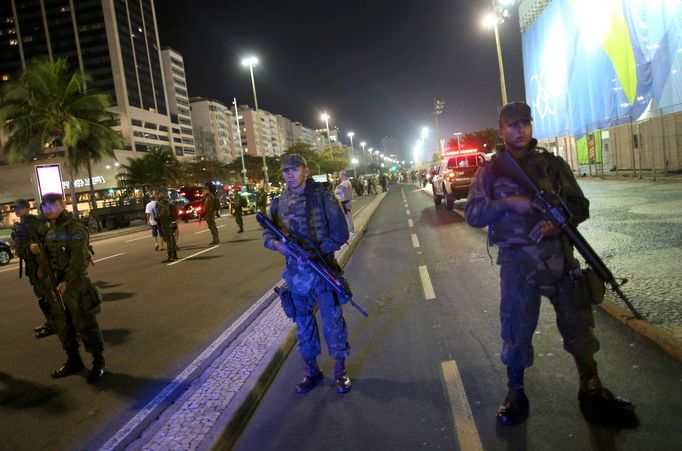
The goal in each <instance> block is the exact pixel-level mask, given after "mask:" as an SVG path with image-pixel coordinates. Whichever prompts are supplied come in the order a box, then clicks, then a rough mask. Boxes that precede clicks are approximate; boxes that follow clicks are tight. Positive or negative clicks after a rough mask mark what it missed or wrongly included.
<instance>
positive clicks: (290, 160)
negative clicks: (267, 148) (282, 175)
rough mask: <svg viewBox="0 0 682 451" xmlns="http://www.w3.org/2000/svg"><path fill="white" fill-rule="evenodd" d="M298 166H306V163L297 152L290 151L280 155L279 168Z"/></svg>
mask: <svg viewBox="0 0 682 451" xmlns="http://www.w3.org/2000/svg"><path fill="white" fill-rule="evenodd" d="M299 166H306V167H307V166H308V163H306V161H305V158H303V157H302V156H301V155H299V154H297V153H292V154H288V155H284V156H283V157H282V163H281V164H280V165H279V168H280V169H288V168H296V167H299Z"/></svg>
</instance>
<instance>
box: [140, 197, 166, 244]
mask: <svg viewBox="0 0 682 451" xmlns="http://www.w3.org/2000/svg"><path fill="white" fill-rule="evenodd" d="M144 213H145V216H146V217H147V224H149V227H151V229H152V237H154V250H155V251H162V250H163V249H164V246H163V243H164V241H163V237H162V236H161V232H160V231H159V223H158V222H156V216H157V215H156V199H152V200H150V201H149V202H147V205H145V206H144Z"/></svg>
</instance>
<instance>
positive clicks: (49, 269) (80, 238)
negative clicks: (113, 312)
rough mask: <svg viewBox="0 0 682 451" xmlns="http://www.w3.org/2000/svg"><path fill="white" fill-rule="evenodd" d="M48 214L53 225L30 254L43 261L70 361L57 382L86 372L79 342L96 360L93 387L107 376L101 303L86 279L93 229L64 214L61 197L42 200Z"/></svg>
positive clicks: (41, 265)
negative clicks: (99, 319) (101, 324)
mask: <svg viewBox="0 0 682 451" xmlns="http://www.w3.org/2000/svg"><path fill="white" fill-rule="evenodd" d="M43 214H44V215H45V217H46V218H47V219H48V220H49V223H48V224H47V230H46V233H45V235H44V237H43V242H39V241H38V242H32V243H31V244H30V251H31V253H32V254H34V255H36V256H38V259H39V269H38V277H39V278H40V279H42V280H44V281H45V283H46V285H47V287H48V288H49V292H50V310H51V312H52V313H53V317H54V321H55V325H56V326H57V335H58V336H59V340H60V341H61V342H62V346H63V347H64V350H65V351H66V355H67V360H66V363H64V365H62V366H61V367H59V368H57V369H56V370H54V371H53V372H52V377H53V378H55V379H58V378H62V377H66V376H69V375H71V374H75V373H78V372H80V371H81V370H82V369H84V368H85V365H84V364H83V360H82V359H81V356H80V353H79V352H78V347H79V344H78V337H79V336H80V338H81V340H82V341H83V344H84V346H85V350H86V351H88V352H89V353H90V354H92V357H93V361H92V368H91V370H90V373H89V375H88V378H87V382H88V384H94V383H96V382H97V381H99V380H100V379H101V377H102V375H103V374H104V355H103V352H104V342H103V340H102V331H101V330H100V327H99V324H98V323H97V318H96V315H97V313H99V311H100V304H101V302H102V297H101V294H100V292H99V289H98V288H97V286H95V285H94V284H93V283H92V282H90V279H89V278H88V276H87V269H88V264H90V247H89V235H88V229H87V227H85V226H84V225H83V224H81V223H80V222H79V221H76V220H75V219H73V217H72V216H71V215H69V214H68V213H66V212H65V205H64V200H63V199H62V196H61V194H46V195H44V196H43Z"/></svg>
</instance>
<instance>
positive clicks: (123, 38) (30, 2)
mask: <svg viewBox="0 0 682 451" xmlns="http://www.w3.org/2000/svg"><path fill="white" fill-rule="evenodd" d="M0 18H2V21H1V22H0V34H2V36H5V37H7V36H9V39H0V83H1V82H2V81H7V80H10V79H12V77H14V76H16V74H17V73H18V71H20V70H22V69H24V68H25V67H26V65H27V64H28V63H29V62H30V60H31V59H32V58H36V57H45V56H46V57H48V58H51V59H53V60H54V59H57V58H66V59H67V61H68V62H69V64H70V65H71V67H72V68H73V69H80V70H82V71H84V72H86V73H88V74H89V75H90V76H91V77H92V82H91V83H90V85H89V88H90V89H96V90H98V91H101V92H104V93H107V94H109V95H110V96H111V100H112V107H111V111H112V112H114V113H116V114H118V116H119V120H120V125H119V126H118V127H115V129H117V131H120V133H121V135H122V136H123V139H124V143H125V144H124V149H123V150H126V151H128V152H130V156H135V155H136V154H137V153H143V152H148V151H150V150H151V149H154V148H159V147H166V146H167V147H170V146H171V142H172V141H171V137H172V130H171V127H172V125H171V120H170V115H169V109H168V101H167V97H166V89H165V85H164V74H163V70H162V64H161V53H160V47H159V36H158V30H157V25H156V17H155V13H154V1H153V0H136V1H128V0H117V1H114V0H101V1H99V0H93V1H79V2H54V1H46V0H4V1H3V2H0ZM190 129H191V127H190Z"/></svg>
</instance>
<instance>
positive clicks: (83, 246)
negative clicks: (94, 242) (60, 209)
mask: <svg viewBox="0 0 682 451" xmlns="http://www.w3.org/2000/svg"><path fill="white" fill-rule="evenodd" d="M44 239H45V249H46V250H47V254H48V258H49V259H50V264H51V265H52V269H53V270H54V272H55V276H56V278H57V282H61V281H66V282H68V283H69V284H70V285H71V284H74V283H77V282H81V281H83V280H85V279H86V278H87V273H88V271H87V270H88V264H89V263H90V250H89V239H90V236H89V233H88V229H87V227H85V226H84V225H83V224H81V223H80V222H79V221H76V220H75V219H73V218H72V217H71V216H70V215H68V214H66V213H62V214H61V215H60V216H59V217H58V218H57V220H56V221H55V222H54V224H52V223H47V233H46V234H45V238H44Z"/></svg>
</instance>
